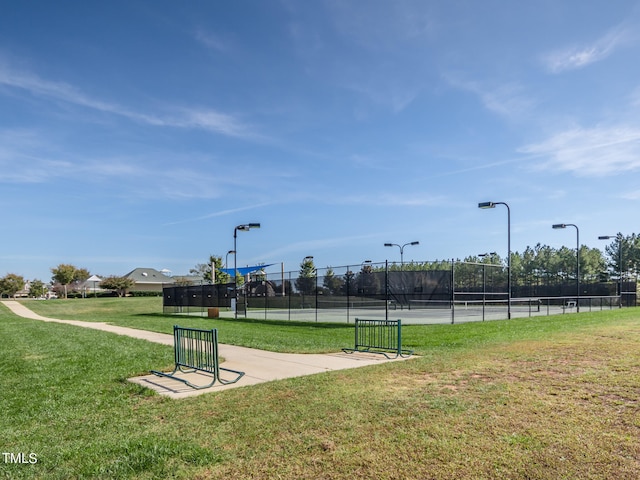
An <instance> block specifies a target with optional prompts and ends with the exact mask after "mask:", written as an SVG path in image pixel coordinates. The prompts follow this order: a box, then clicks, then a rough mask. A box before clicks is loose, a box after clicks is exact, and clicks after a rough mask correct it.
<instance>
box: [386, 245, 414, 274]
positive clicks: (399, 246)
mask: <svg viewBox="0 0 640 480" xmlns="http://www.w3.org/2000/svg"><path fill="white" fill-rule="evenodd" d="M407 245H420V242H418V241H415V242H409V243H405V244H404V245H399V244H397V243H385V244H384V246H385V247H398V248H399V249H400V268H401V269H402V266H403V265H404V257H403V255H404V247H406V246H407Z"/></svg>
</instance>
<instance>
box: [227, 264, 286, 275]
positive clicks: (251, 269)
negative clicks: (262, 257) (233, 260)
mask: <svg viewBox="0 0 640 480" xmlns="http://www.w3.org/2000/svg"><path fill="white" fill-rule="evenodd" d="M271 265H275V263H270V264H269V265H255V266H253V267H238V268H237V270H238V273H239V274H240V275H241V276H243V277H244V276H245V275H247V274H249V273H253V272H256V271H258V270H262V269H263V268H267V267H270V266H271ZM220 271H221V272H223V273H226V274H228V275H231V276H233V268H221V269H220Z"/></svg>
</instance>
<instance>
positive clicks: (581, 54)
mask: <svg viewBox="0 0 640 480" xmlns="http://www.w3.org/2000/svg"><path fill="white" fill-rule="evenodd" d="M628 39H629V33H628V30H627V29H626V28H624V27H622V26H618V27H616V28H613V29H612V30H610V31H608V32H607V33H606V34H604V35H603V36H602V37H600V38H598V39H597V40H596V41H595V42H593V43H591V44H584V45H574V46H570V47H566V48H562V49H559V50H555V51H553V52H550V53H547V54H546V55H543V57H542V62H543V64H544V66H545V67H546V69H547V70H548V71H550V72H551V73H561V72H564V71H567V70H575V69H579V68H583V67H586V66H588V65H591V64H593V63H596V62H599V61H602V60H604V59H605V58H607V57H608V56H609V55H611V54H612V53H613V52H614V51H615V50H616V49H617V48H618V47H620V46H621V45H623V44H625V43H626V42H627V41H628Z"/></svg>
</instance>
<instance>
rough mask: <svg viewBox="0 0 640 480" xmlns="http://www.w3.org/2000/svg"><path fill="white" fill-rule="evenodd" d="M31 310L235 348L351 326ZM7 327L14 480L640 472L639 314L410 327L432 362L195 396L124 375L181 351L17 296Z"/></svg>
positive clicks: (289, 342) (337, 333) (0, 332)
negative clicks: (179, 333)
mask: <svg viewBox="0 0 640 480" xmlns="http://www.w3.org/2000/svg"><path fill="white" fill-rule="evenodd" d="M27 305H28V306H29V307H30V308H32V309H33V310H34V311H37V312H38V313H41V314H43V315H47V316H52V317H56V318H68V319H81V320H90V321H109V322H112V323H116V324H120V325H126V326H134V327H138V328H144V329H150V330H156V331H163V332H167V333H169V332H171V328H172V326H173V324H174V323H178V324H180V325H185V326H195V327H207V328H210V327H211V326H214V327H216V328H218V329H219V333H220V341H222V342H225V343H235V344H239V345H249V346H254V347H261V348H271V349H274V350H280V351H307V352H312V351H313V352H321V351H337V350H339V349H340V348H341V347H343V346H350V345H351V343H352V336H353V326H346V325H326V324H319V325H316V324H313V325H309V324H289V323H274V324H269V323H266V322H263V321H255V322H252V321H233V320H215V321H213V320H208V319H198V318H196V319H193V318H184V317H181V318H178V319H176V317H165V316H162V315H159V314H158V312H160V311H161V299H149V298H125V299H85V300H68V301H62V300H60V301H53V302H29V303H27ZM0 338H1V339H2V342H1V343H0V374H1V376H0V392H2V394H1V395H0V407H1V410H0V411H2V416H0V432H1V433H2V436H1V439H0V450H1V451H2V452H3V456H0V478H11V479H14V478H42V479H51V478H53V479H63V478H64V479H68V478H105V479H112V478H148V479H151V478H184V479H198V478H201V479H204V478H234V479H236V478H237V479H240V478H258V479H260V478H264V479H271V478H308V479H316V478H327V479H336V478H375V479H406V478H434V479H449V478H450V479H454V478H455V479H460V478H469V479H471V478H473V479H494V478H504V479H507V478H509V479H515V478H518V479H519V478H532V479H534V478H535V479H558V478H566V479H575V478H580V479H582V478H593V479H610V478H621V479H622V478H625V479H626V478H639V477H640V446H639V442H638V438H640V415H639V413H640V404H639V403H638V402H639V400H638V398H639V396H640V354H639V352H640V311H639V310H638V309H623V310H611V311H604V312H598V313H585V314H580V315H560V316H556V317H544V318H536V319H518V320H510V321H499V322H485V323H473V324H461V325H453V326H451V325H437V326H435V325H434V326H407V327H405V328H403V338H404V340H405V342H404V345H405V347H408V348H413V349H414V350H416V352H417V353H419V354H420V357H419V358H414V359H412V360H409V361H406V362H396V363H387V364H383V365H379V366H374V367H366V368H360V369H354V370H344V371H338V372H330V373H326V374H319V375H313V376H308V377H300V378H294V379H289V380H283V381H278V382H271V383H266V384H261V385H257V386H252V387H243V388H237V389H232V390H227V391H223V392H218V393H214V394H205V395H201V396H198V397H191V398H188V399H182V400H170V399H167V398H164V397H161V396H158V395H155V394H153V393H151V392H149V391H148V390H146V389H143V388H141V387H138V386H135V385H131V384H129V383H128V382H126V380H125V379H126V378H127V377H130V376H133V375H136V374H141V373H146V372H148V370H150V369H157V368H163V367H167V366H169V365H170V364H171V362H172V358H173V352H172V349H171V348H170V347H166V346H162V345H154V344H151V343H148V342H145V341H140V340H135V339H130V338H127V337H122V336H118V335H113V334H109V333H106V332H100V331H94V330H89V329H81V328H77V327H73V326H69V325H61V324H51V323H44V322H39V321H34V320H26V319H22V318H18V317H16V316H14V315H13V314H11V313H10V312H9V311H8V310H7V309H6V308H5V307H0ZM5 453H6V454H9V453H13V454H14V458H17V457H15V455H17V454H18V453H24V454H25V458H26V459H27V460H28V459H29V458H36V459H37V463H33V464H29V463H25V464H22V463H19V464H15V463H7V461H6V460H5V459H7V458H8V456H7V455H4V454H5ZM29 454H33V456H32V457H29Z"/></svg>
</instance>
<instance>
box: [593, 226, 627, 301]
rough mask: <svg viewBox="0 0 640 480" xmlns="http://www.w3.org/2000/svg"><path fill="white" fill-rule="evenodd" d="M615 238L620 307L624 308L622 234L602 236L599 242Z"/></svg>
mask: <svg viewBox="0 0 640 480" xmlns="http://www.w3.org/2000/svg"><path fill="white" fill-rule="evenodd" d="M611 238H615V239H617V240H618V270H619V272H618V291H617V293H618V307H619V308H622V234H621V233H618V234H617V235H600V236H599V237H598V240H609V239H611Z"/></svg>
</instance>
